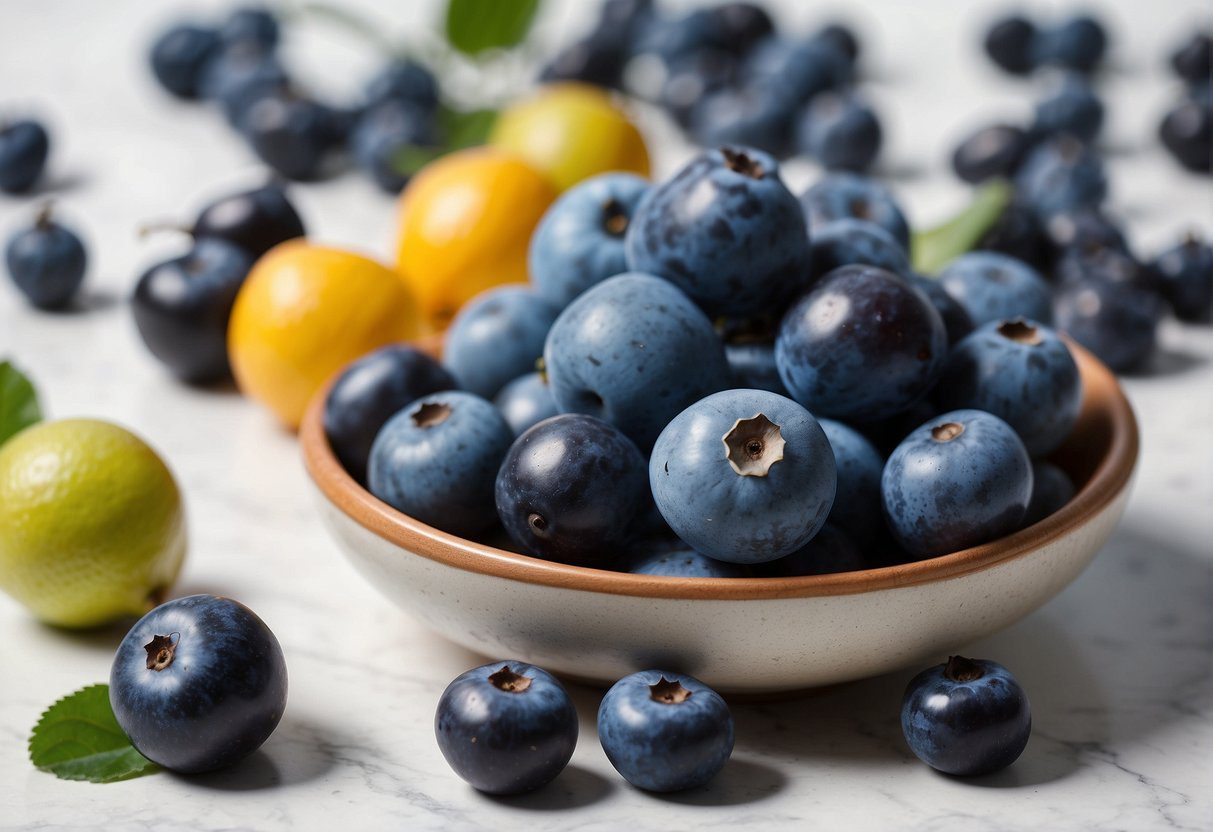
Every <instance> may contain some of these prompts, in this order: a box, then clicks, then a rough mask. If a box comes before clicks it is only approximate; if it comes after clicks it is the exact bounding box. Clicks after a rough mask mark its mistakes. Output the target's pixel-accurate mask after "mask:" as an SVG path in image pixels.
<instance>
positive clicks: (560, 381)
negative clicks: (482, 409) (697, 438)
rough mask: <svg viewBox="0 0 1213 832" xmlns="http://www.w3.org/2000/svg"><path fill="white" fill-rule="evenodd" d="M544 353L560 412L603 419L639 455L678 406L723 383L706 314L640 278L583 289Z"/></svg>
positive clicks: (663, 284)
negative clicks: (624, 436)
mask: <svg viewBox="0 0 1213 832" xmlns="http://www.w3.org/2000/svg"><path fill="white" fill-rule="evenodd" d="M543 355H544V364H545V366H546V369H547V374H548V382H549V383H550V384H551V387H552V395H554V396H555V397H556V403H557V404H558V405H559V406H560V409H561V410H563V411H565V412H568V413H588V414H590V415H591V416H597V417H598V418H600V419H604V420H605V421H607V422H610V423H611V424H612V425H614V426H615V427H617V428H619V429H620V430H622V431H623V432H624V433H625V434H627V435H628V436H629V437H630V438H631V439H632V441H634V442H635V443H636V444H637V445H638V446H640V448H641V449H642V450H646V451H647V450H648V449H649V448H651V447H652V446H653V441H654V440H655V439H656V438H657V434H659V433H661V430H662V428H664V427H665V426H666V423H667V422H669V421H670V419H672V418H674V416H675V415H677V414H678V413H679V412H680V411H682V410H683V408H685V407H686V406H687V405H689V404H691V403H692V402H695V401H698V400H699V399H701V398H703V397H704V396H706V395H708V394H709V393H714V392H716V391H717V390H721V389H723V388H724V387H726V386H728V383H729V368H728V363H727V361H726V360H725V356H724V346H723V345H722V344H721V342H720V338H719V337H717V335H716V332H715V331H714V330H713V329H712V324H711V322H710V321H709V320H708V319H707V316H706V315H704V313H703V312H702V311H701V310H700V309H699V308H697V307H696V306H695V304H693V303H692V302H691V301H690V299H689V298H687V296H686V295H684V294H683V293H682V292H680V291H679V290H678V289H677V288H675V287H674V285H673V284H671V283H669V282H667V281H665V280H662V279H661V278H658V277H654V276H652V275H646V274H636V273H629V274H623V275H618V276H616V277H612V278H610V279H609V280H606V281H603V282H602V283H600V284H598V285H597V286H595V287H593V288H592V289H589V290H588V291H586V292H584V293H583V294H582V295H581V296H580V297H578V298H577V299H576V300H575V301H573V302H572V303H571V304H569V306H568V307H567V308H566V309H565V310H564V311H563V312H562V313H560V317H559V318H557V319H556V322H555V323H554V324H553V325H552V329H551V331H550V332H549V333H548V339H547V343H546V345H545V346H544V351H543Z"/></svg>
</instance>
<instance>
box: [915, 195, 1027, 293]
mask: <svg viewBox="0 0 1213 832" xmlns="http://www.w3.org/2000/svg"><path fill="white" fill-rule="evenodd" d="M1010 201H1011V186H1010V185H1008V184H1007V183H1006V182H992V183H990V184H989V185H985V186H984V187H982V188H981V189H980V190H979V191H977V195H976V196H974V197H973V201H972V202H970V203H969V207H967V208H965V210H964V211H963V212H961V213H960V214H958V215H957V216H955V217H953V218H952V219H950V220H948V221H947V222H945V223H944V224H943V225H938V226H936V227H935V228H932V229H930V230H928V231H922V232H919V233H917V234H915V235H914V241H913V244H912V245H911V247H910V248H911V250H912V251H913V252H914V270H915V271H916V272H919V273H920V274H927V275H931V274H935V273H936V272H938V271H939V270H940V269H942V268H943V267H944V266H946V265H947V264H948V263H949V262H951V261H952V260H954V259H955V258H957V257H959V256H960V255H962V254H964V253H965V252H968V251H972V250H973V248H974V246H976V245H977V244H978V243H979V242H981V238H982V237H983V236H985V233H986V232H987V231H989V230H990V229H991V228H992V227H993V226H994V223H996V222H998V218H999V217H1000V216H1002V212H1003V210H1004V209H1005V208H1006V207H1007V203H1008V202H1010Z"/></svg>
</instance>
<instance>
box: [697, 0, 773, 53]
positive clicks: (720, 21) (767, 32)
mask: <svg viewBox="0 0 1213 832" xmlns="http://www.w3.org/2000/svg"><path fill="white" fill-rule="evenodd" d="M709 14H711V15H712V16H714V17H715V18H716V26H717V28H718V30H719V32H720V36H721V38H722V39H723V41H724V44H723V45H724V46H725V47H726V48H727V49H730V50H732V51H733V52H736V53H738V54H743V53H745V52H748V51H749V50H750V49H752V48H753V47H754V45H755V44H757V43H758V42H759V41H761V40H763V39H765V38H768V37H770V36H771V35H772V34H773V33H774V32H775V22H774V21H773V20H771V16H770V14H768V13H767V10H766V9H765V8H763V7H762V6H761V5H760V4H758V3H738V2H733V3H721V4H720V5H718V6H713V7H712V8H711V9H709Z"/></svg>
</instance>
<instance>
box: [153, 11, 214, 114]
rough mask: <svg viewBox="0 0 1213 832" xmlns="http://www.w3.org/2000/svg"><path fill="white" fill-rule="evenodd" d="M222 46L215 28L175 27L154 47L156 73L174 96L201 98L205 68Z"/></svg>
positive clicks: (183, 24)
mask: <svg viewBox="0 0 1213 832" xmlns="http://www.w3.org/2000/svg"><path fill="white" fill-rule="evenodd" d="M219 47H220V40H219V33H218V32H216V31H215V30H214V29H211V28H209V27H205V26H195V25H193V24H189V23H182V24H179V25H177V26H172V27H170V28H169V29H167V30H165V32H164V33H163V34H161V35H160V36H159V37H158V38H156V40H155V42H154V43H153V44H152V53H151V65H152V74H154V75H155V76H156V80H157V81H159V82H160V86H162V87H164V88H165V89H166V90H168V91H169V92H170V93H172V94H173V95H175V96H177V97H179V98H197V97H198V95H199V93H200V91H201V90H200V85H201V80H202V70H203V67H205V66H206V64H207V61H209V60H210V59H211V58H212V57H214V55H215V53H216V52H218V51H219Z"/></svg>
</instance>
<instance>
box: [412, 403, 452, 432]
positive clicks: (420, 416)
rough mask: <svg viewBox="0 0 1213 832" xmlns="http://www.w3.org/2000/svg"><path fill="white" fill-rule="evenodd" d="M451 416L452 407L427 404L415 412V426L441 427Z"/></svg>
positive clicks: (441, 404) (440, 404)
mask: <svg viewBox="0 0 1213 832" xmlns="http://www.w3.org/2000/svg"><path fill="white" fill-rule="evenodd" d="M450 415H451V406H450V405H449V404H443V403H441V402H426V403H425V404H423V405H421V407H419V408H417V409H416V410H415V411H413V424H414V425H416V426H417V427H419V428H432V427H435V426H437V425H441V424H442V423H443V422H445V421H446V420H447V419H448V418H450Z"/></svg>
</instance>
